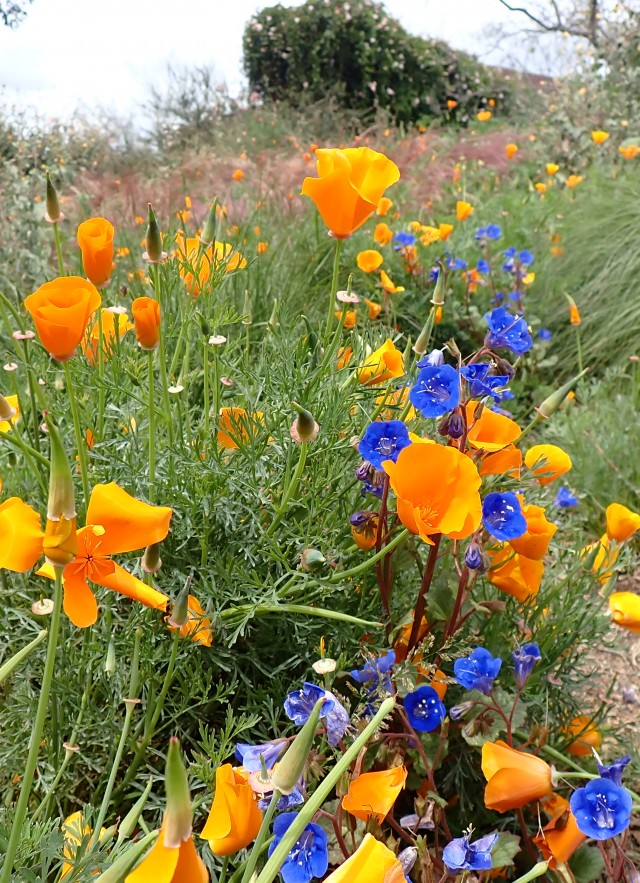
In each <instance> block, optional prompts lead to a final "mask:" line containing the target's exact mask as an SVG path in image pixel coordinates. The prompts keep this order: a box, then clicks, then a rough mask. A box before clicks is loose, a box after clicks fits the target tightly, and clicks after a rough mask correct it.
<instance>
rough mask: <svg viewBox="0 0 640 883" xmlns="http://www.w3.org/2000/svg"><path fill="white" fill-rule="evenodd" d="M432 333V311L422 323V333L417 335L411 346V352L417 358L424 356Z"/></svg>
mask: <svg viewBox="0 0 640 883" xmlns="http://www.w3.org/2000/svg"><path fill="white" fill-rule="evenodd" d="M432 331H433V310H432V311H431V312H430V313H429V318H428V319H427V321H426V322H425V323H424V326H423V328H422V331H421V332H420V334H419V335H418V339H417V340H416V342H415V343H414V345H413V351H414V353H415V354H416V355H417V356H424V354H425V353H426V351H427V347H428V346H429V341H430V340H431V332H432Z"/></svg>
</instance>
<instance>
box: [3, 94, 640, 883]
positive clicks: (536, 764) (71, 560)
mask: <svg viewBox="0 0 640 883" xmlns="http://www.w3.org/2000/svg"><path fill="white" fill-rule="evenodd" d="M456 104H457V102H456V100H455V99H453V98H451V99H449V100H448V101H447V103H446V111H447V113H448V114H449V115H450V116H455V110H456ZM225 125H226V124H225ZM605 125H606V124H605V123H604V122H603V120H602V119H600V118H599V119H595V118H594V119H590V118H589V117H588V112H587V111H585V116H584V117H583V120H582V128H580V129H575V130H574V131H572V135H571V140H570V144H569V142H568V141H567V140H566V139H565V140H564V141H560V140H558V139H556V138H554V136H553V119H552V117H548V118H547V119H546V120H541V121H540V123H539V125H537V126H536V125H535V124H534V123H532V122H531V120H526V121H523V120H519V121H515V122H514V121H509V120H507V121H503V120H502V119H501V118H500V115H499V113H498V112H497V111H496V105H495V102H493V101H492V100H488V101H487V102H486V103H485V104H484V105H483V109H481V110H479V111H478V112H477V113H474V115H473V117H472V119H471V120H470V121H469V124H468V125H467V126H466V128H465V129H464V130H459V129H454V130H449V131H446V130H445V129H444V128H442V127H439V126H434V127H432V128H428V127H425V126H420V127H418V128H415V129H413V128H412V129H409V130H404V129H403V130H400V129H394V128H388V129H387V128H384V127H383V126H382V125H377V126H376V125H374V126H372V127H369V129H368V130H367V131H365V130H364V127H363V128H362V131H360V132H358V131H357V127H356V130H355V131H354V134H353V135H352V134H351V133H349V134H347V133H346V132H345V133H344V135H343V136H342V137H341V136H340V135H339V134H336V135H335V136H334V137H333V138H332V139H327V140H325V141H323V142H321V141H319V140H316V141H315V142H312V138H313V131H314V129H313V126H314V123H313V121H312V120H311V119H309V120H308V121H307V123H306V124H304V125H303V123H302V121H301V117H300V116H299V115H292V116H291V117H289V118H285V117H284V116H282V115H281V116H280V117H279V116H278V110H277V109H276V110H269V108H268V107H262V106H260V105H256V106H255V107H252V108H250V109H249V110H247V111H246V112H245V113H244V115H242V116H241V119H240V121H236V122H234V123H232V124H229V125H228V126H227V125H226V139H227V140H226V143H216V147H215V150H213V151H212V152H207V151H208V148H207V146H206V145H204V144H199V145H196V146H193V145H192V146H176V147H173V148H172V147H171V145H170V144H169V145H167V146H166V150H165V152H163V153H159V152H155V153H154V152H153V151H148V152H147V153H144V154H141V155H139V156H136V155H133V154H132V153H129V154H126V151H125V149H124V148H120V151H121V152H120V155H118V148H114V147H109V146H107V145H105V143H104V142H101V141H100V138H95V137H94V136H93V135H92V133H91V132H88V133H87V132H84V133H82V132H76V131H68V132H61V131H57V132H54V133H51V132H50V133H49V134H48V135H47V136H40V135H37V136H36V135H35V134H34V133H32V132H27V131H25V130H20V129H19V127H18V129H15V130H12V129H10V127H7V128H6V130H3V135H2V137H3V141H2V142H0V143H1V144H2V147H3V151H4V153H5V155H6V156H7V157H8V162H7V163H6V164H5V167H4V168H3V169H2V171H1V172H0V195H2V201H3V207H4V212H3V216H2V218H0V256H1V258H2V260H1V261H0V345H1V347H2V359H1V360H0V361H1V363H2V365H3V371H2V384H1V385H0V393H1V395H0V591H1V594H2V606H3V611H4V615H3V617H2V621H1V623H0V632H1V635H2V642H1V644H0V646H1V647H2V650H1V652H0V685H1V693H0V703H1V707H2V729H1V733H0V751H1V757H2V766H1V767H0V786H1V795H2V804H1V809H0V856H2V865H1V870H0V883H8V881H25V883H27V881H28V883H33V881H60V880H64V881H65V883H78V881H82V883H89V881H101V883H120V881H127V883H147V881H148V883H171V881H173V883H205V881H209V880H211V881H218V883H270V881H273V880H278V879H282V880H283V881H284V883H310V881H312V880H320V881H322V880H326V881H330V883H403V881H405V880H406V881H410V883H443V881H445V880H447V879H453V878H458V879H460V880H462V879H469V880H489V879H498V880H500V879H502V880H511V881H518V883H525V881H529V880H533V879H535V878H546V879H548V880H557V881H577V883H590V881H595V880H598V879H605V880H610V881H618V880H627V881H635V880H636V879H637V876H638V871H637V870H636V865H637V863H638V861H640V842H639V841H638V827H637V818H638V810H640V794H638V793H636V790H634V789H638V790H640V783H639V776H638V738H637V731H636V729H635V727H634V719H635V711H634V704H635V703H636V702H637V699H636V698H635V689H634V687H633V683H632V680H633V663H632V662H631V661H630V660H635V656H634V655H633V653H632V650H633V649H634V648H635V645H634V644H633V643H630V642H631V641H632V640H633V633H634V632H636V633H637V632H640V596H639V595H638V593H637V591H636V589H637V584H636V582H635V580H634V574H633V571H634V567H635V565H636V561H635V554H636V553H635V543H636V533H637V532H638V531H639V530H640V511H639V510H640V501H639V500H638V484H639V482H640V467H638V465H637V462H636V459H635V447H634V436H633V432H634V431H635V423H636V420H635V416H636V413H637V406H638V401H637V399H638V386H639V380H640V375H639V374H638V370H639V369H638V364H637V363H638V358H637V356H636V354H635V347H636V343H637V334H638V331H639V330H640V317H639V314H640V310H639V309H638V307H637V306H636V303H635V302H634V299H635V301H637V297H636V295H635V284H636V283H635V277H634V276H633V274H632V270H633V267H634V266H635V265H636V264H637V257H636V255H635V254H631V253H630V252H631V251H633V248H634V245H633V243H634V241H635V235H636V230H637V225H638V220H639V219H638V212H637V206H636V202H637V198H636V196H635V195H633V193H634V191H633V187H634V186H635V182H636V181H637V163H638V162H640V157H639V155H640V136H639V138H638V144H637V145H636V143H635V141H634V139H633V137H631V136H632V134H633V133H630V132H629V131H628V128H627V126H622V125H620V124H619V122H618V121H616V122H615V124H613V123H612V124H611V126H609V129H610V130H608V129H607V128H605ZM296 127H297V131H296ZM272 135H273V137H271V136H272ZM637 157H638V158H637ZM616 212H617V215H615V213H616ZM611 213H613V214H614V216H617V217H618V218H619V223H617V230H618V232H619V236H617V238H616V240H615V241H614V239H613V238H612V237H611V236H610V235H608V232H607V231H606V230H603V226H606V225H607V224H608V218H609V217H610V216H611ZM618 240H619V241H618ZM620 658H622V659H623V665H622V666H621V667H617V662H616V660H619V659H620ZM625 703H627V704H626V706H625Z"/></svg>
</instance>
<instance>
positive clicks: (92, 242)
mask: <svg viewBox="0 0 640 883" xmlns="http://www.w3.org/2000/svg"><path fill="white" fill-rule="evenodd" d="M114 233H115V230H114V229H113V224H111V223H110V222H109V221H107V220H106V219H105V218H90V219H89V220H88V221H83V222H82V224H80V226H79V227H78V233H77V238H78V245H79V246H80V251H81V252H82V266H83V269H84V272H85V274H86V276H87V279H89V280H90V281H91V282H93V284H94V285H97V286H101V285H106V284H107V282H108V281H109V277H110V276H111V271H112V270H113V268H114V266H115V264H114V263H113V234H114Z"/></svg>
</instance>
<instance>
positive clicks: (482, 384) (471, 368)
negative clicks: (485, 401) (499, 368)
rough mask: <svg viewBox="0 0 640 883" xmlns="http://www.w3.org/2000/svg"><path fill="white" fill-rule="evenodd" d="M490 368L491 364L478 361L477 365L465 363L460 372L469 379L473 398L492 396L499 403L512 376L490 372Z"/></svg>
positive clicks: (468, 382)
mask: <svg viewBox="0 0 640 883" xmlns="http://www.w3.org/2000/svg"><path fill="white" fill-rule="evenodd" d="M490 370H491V365H487V364H486V363H482V362H478V363H477V364H475V365H463V366H462V367H461V368H460V374H462V376H463V377H464V379H465V380H466V381H467V384H468V386H469V392H470V393H471V395H472V396H473V398H482V397H483V396H491V398H492V399H493V400H494V402H496V403H497V402H499V401H501V400H502V399H503V398H504V397H505V395H506V392H507V390H505V389H504V387H506V386H507V385H508V384H509V381H510V379H511V378H510V377H508V376H507V375H506V374H489V371H490Z"/></svg>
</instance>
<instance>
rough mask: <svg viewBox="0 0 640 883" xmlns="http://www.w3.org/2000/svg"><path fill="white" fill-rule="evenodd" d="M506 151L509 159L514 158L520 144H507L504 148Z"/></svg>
mask: <svg viewBox="0 0 640 883" xmlns="http://www.w3.org/2000/svg"><path fill="white" fill-rule="evenodd" d="M504 152H505V153H506V155H507V159H513V158H514V156H515V155H516V153H517V152H518V145H517V144H507V146H506V147H505V149H504Z"/></svg>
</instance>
